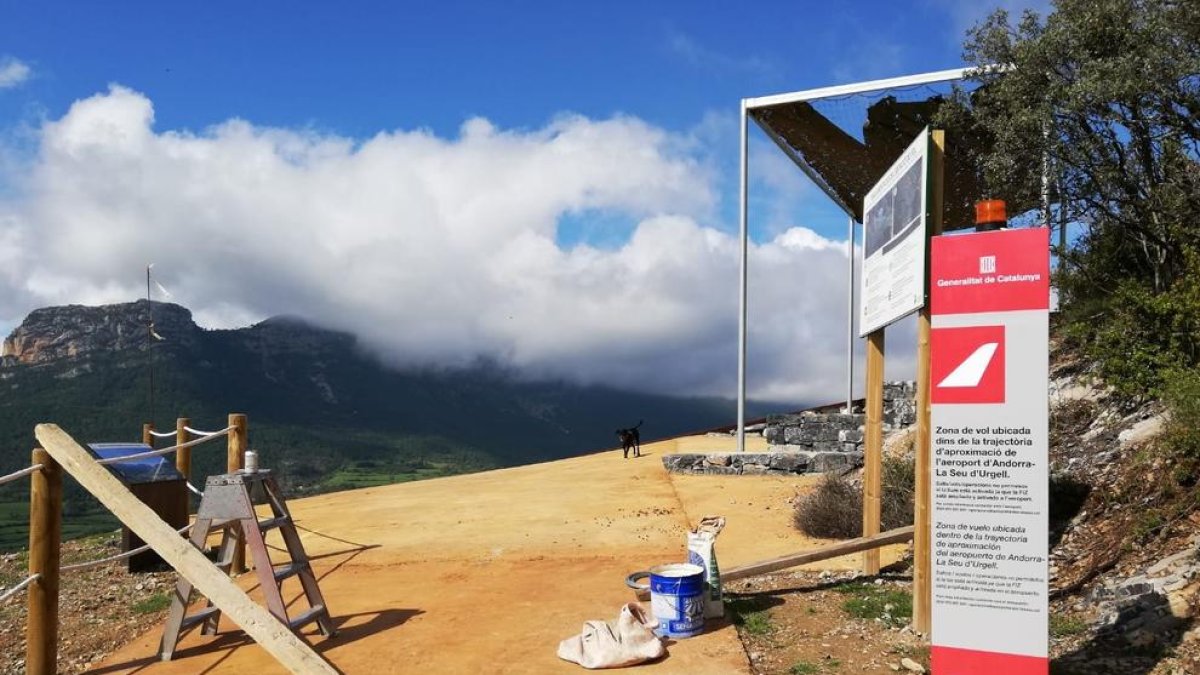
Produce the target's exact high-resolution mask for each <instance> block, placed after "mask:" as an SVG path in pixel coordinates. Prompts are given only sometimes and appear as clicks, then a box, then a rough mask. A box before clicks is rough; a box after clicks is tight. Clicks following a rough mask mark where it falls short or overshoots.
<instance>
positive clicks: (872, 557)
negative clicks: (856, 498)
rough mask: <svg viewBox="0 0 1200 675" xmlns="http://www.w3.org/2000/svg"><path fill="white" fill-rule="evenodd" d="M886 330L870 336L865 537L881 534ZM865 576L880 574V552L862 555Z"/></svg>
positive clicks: (868, 349) (865, 458)
mask: <svg viewBox="0 0 1200 675" xmlns="http://www.w3.org/2000/svg"><path fill="white" fill-rule="evenodd" d="M883 344H884V343H883V329H882V328H880V329H879V330H876V331H874V332H872V333H870V334H869V335H867V434H866V438H865V439H864V440H865V441H866V442H865V445H864V450H865V451H866V456H865V457H864V465H865V466H864V469H863V537H872V536H874V535H877V534H879V525H880V520H881V504H882V502H881V500H880V493H881V492H882V491H883V485H882V484H883ZM863 574H866V575H868V576H873V575H876V574H879V549H877V548H871V549H867V550H866V551H864V552H863Z"/></svg>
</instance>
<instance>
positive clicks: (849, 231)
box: [846, 216, 854, 413]
mask: <svg viewBox="0 0 1200 675" xmlns="http://www.w3.org/2000/svg"><path fill="white" fill-rule="evenodd" d="M846 220H847V221H848V222H847V225H846V278H847V281H846V284H847V285H846V297H847V298H848V301H847V303H846V412H847V413H852V412H854V216H847V218H846Z"/></svg>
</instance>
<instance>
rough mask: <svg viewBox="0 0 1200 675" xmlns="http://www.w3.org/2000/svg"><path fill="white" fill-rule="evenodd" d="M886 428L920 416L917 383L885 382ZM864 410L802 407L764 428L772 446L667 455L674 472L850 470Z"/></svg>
mask: <svg viewBox="0 0 1200 675" xmlns="http://www.w3.org/2000/svg"><path fill="white" fill-rule="evenodd" d="M883 392H884V393H883V411H884V414H883V418H884V419H883V422H884V430H885V431H887V430H892V429H899V428H903V427H906V426H909V425H911V424H912V423H913V422H915V421H916V402H915V400H914V399H915V395H916V385H915V383H913V382H887V383H885V384H884V388H883ZM865 423H866V415H863V414H862V413H858V412H855V413H842V412H836V413H817V412H801V413H795V414H787V415H771V416H770V417H768V418H767V425H766V428H765V429H764V430H763V432H762V434H763V436H764V437H765V438H766V439H767V445H768V452H744V453H737V452H734V453H724V452H721V453H689V454H679V455H666V456H664V457H663V460H662V461H663V466H664V467H666V469H667V471H670V472H671V473H687V474H710V475H743V474H760V475H786V474H803V473H825V472H827V471H848V470H850V469H854V468H857V467H860V466H862V463H863V426H864V424H865Z"/></svg>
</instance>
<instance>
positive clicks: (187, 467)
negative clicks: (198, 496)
mask: <svg viewBox="0 0 1200 675" xmlns="http://www.w3.org/2000/svg"><path fill="white" fill-rule="evenodd" d="M191 424H192V421H191V420H189V419H188V418H186V417H180V418H178V419H176V420H175V445H183V444H184V443H187V442H188V431H187V427H188V426H191ZM175 469H176V470H177V471H179V473H180V474H182V475H183V479H184V480H185V481H191V480H192V449H191V448H180V449H178V450H176V451H175ZM191 502H192V497H191V493H189V492H188V490H187V488H186V486H185V487H184V490H183V510H182V511H181V513H189V512H191V508H190V506H191Z"/></svg>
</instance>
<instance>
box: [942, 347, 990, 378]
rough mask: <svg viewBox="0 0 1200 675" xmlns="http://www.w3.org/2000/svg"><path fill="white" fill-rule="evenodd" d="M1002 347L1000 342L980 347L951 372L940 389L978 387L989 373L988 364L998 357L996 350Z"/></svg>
mask: <svg viewBox="0 0 1200 675" xmlns="http://www.w3.org/2000/svg"><path fill="white" fill-rule="evenodd" d="M999 346H1000V343H999V342H988V343H985V344H982V345H980V346H979V348H978V349H976V350H975V351H974V352H972V353H971V355H970V356H968V357H967V358H966V360H965V361H963V362H962V363H960V364H958V367H957V368H955V369H954V370H953V371H951V372H950V374H949V375H947V376H946V378H945V379H943V380H942V381H941V382H939V383H938V386H939V387H944V388H951V387H978V386H979V382H980V381H981V380H982V379H983V374H984V373H985V372H987V367H988V364H990V363H991V362H992V357H993V356H995V355H996V349H997V348H998V347H999Z"/></svg>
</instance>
